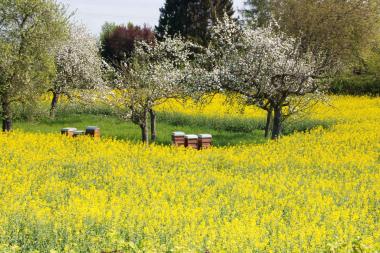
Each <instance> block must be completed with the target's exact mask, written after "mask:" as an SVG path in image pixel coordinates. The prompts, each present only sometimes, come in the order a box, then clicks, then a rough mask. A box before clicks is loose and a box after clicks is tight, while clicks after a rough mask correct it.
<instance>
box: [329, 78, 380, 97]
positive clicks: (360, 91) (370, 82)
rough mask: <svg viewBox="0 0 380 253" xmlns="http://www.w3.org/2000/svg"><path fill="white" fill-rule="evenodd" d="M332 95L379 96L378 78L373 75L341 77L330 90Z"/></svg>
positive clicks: (379, 80)
mask: <svg viewBox="0 0 380 253" xmlns="http://www.w3.org/2000/svg"><path fill="white" fill-rule="evenodd" d="M330 92H331V93H334V94H344V95H371V96H378V95H380V78H379V77H377V76H375V75H358V76H354V75H352V76H348V77H342V78H340V79H337V80H335V81H334V82H333V83H332V85H331V88H330Z"/></svg>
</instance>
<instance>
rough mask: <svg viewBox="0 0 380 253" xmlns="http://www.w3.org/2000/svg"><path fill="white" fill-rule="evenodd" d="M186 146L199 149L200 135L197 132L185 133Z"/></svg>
mask: <svg viewBox="0 0 380 253" xmlns="http://www.w3.org/2000/svg"><path fill="white" fill-rule="evenodd" d="M185 147H187V148H195V149H198V136H197V135H195V134H188V135H185Z"/></svg>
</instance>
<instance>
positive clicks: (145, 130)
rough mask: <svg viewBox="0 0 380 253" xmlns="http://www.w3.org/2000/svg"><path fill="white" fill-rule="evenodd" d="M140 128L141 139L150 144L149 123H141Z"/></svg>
mask: <svg viewBox="0 0 380 253" xmlns="http://www.w3.org/2000/svg"><path fill="white" fill-rule="evenodd" d="M140 128H141V140H142V142H143V143H146V144H147V145H148V144H149V133H148V132H149V131H148V127H147V125H146V124H145V125H144V124H141V125H140Z"/></svg>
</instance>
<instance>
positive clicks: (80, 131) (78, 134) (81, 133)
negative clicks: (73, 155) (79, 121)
mask: <svg viewBox="0 0 380 253" xmlns="http://www.w3.org/2000/svg"><path fill="white" fill-rule="evenodd" d="M84 133H85V132H84V131H82V130H79V131H74V135H73V137H78V136H83V135H84Z"/></svg>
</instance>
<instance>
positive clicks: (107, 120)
mask: <svg viewBox="0 0 380 253" xmlns="http://www.w3.org/2000/svg"><path fill="white" fill-rule="evenodd" d="M92 125H96V126H98V127H100V129H101V133H102V136H104V137H106V138H115V139H119V140H129V141H132V142H138V141H140V135H141V133H140V128H139V127H137V126H136V125H134V124H132V123H131V122H127V121H122V120H120V119H119V118H117V117H115V116H112V115H95V114H84V113H82V114H60V115H58V116H57V118H56V119H55V120H51V119H47V118H45V119H42V120H39V121H35V122H33V121H32V122H31V121H21V120H19V121H16V122H15V129H21V130H23V131H26V132H35V133H59V130H60V129H61V128H63V127H76V128H78V129H85V128H86V126H92ZM174 131H184V132H185V133H189V134H192V133H194V134H201V133H211V134H212V135H213V136H214V145H216V146H230V145H238V144H258V143H264V142H265V141H266V139H265V138H264V137H263V134H264V133H263V131H262V130H259V129H257V130H253V131H249V132H236V131H227V130H223V129H220V128H219V129H215V128H210V127H209V126H208V125H204V126H200V125H196V124H194V125H180V124H178V122H177V123H172V122H167V121H164V120H159V121H158V124H157V135H158V137H157V143H158V144H163V145H168V144H170V143H171V133H172V132H174Z"/></svg>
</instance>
